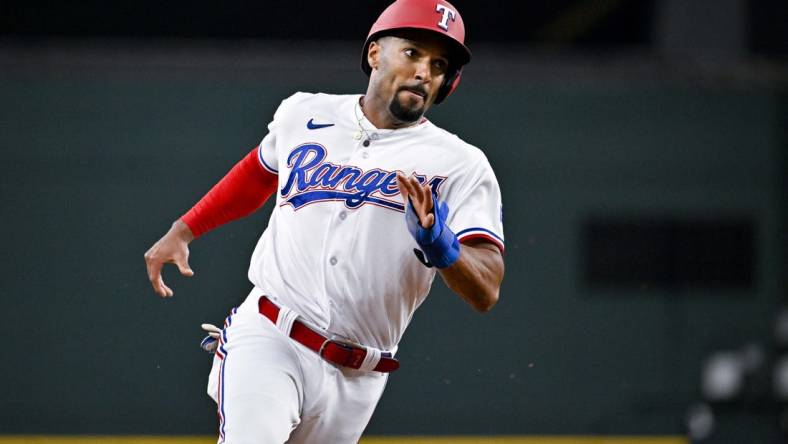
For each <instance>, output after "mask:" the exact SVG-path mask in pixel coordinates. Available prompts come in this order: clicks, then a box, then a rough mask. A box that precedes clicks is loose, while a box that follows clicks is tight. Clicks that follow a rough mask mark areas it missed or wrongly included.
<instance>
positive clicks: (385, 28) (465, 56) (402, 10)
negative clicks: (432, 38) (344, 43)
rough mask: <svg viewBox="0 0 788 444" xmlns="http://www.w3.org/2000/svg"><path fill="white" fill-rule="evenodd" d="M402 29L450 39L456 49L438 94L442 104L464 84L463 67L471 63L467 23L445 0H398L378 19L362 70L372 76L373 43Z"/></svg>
mask: <svg viewBox="0 0 788 444" xmlns="http://www.w3.org/2000/svg"><path fill="white" fill-rule="evenodd" d="M399 29H426V30H428V31H433V32H435V33H437V34H439V35H442V36H444V37H446V39H447V41H448V42H449V43H450V45H451V48H452V51H451V53H452V55H451V56H450V60H449V71H448V72H447V73H446V78H445V79H444V81H443V85H441V88H440V90H438V96H437V97H436V98H435V103H441V102H442V101H443V99H445V98H446V97H448V96H449V94H451V93H452V91H454V90H455V89H456V88H457V85H459V84H460V75H461V70H462V67H463V65H465V64H466V63H468V62H469V61H470V60H471V51H470V50H469V49H468V47H467V46H465V43H464V42H465V23H463V21H462V17H460V13H459V12H457V8H455V7H454V6H452V5H451V3H449V2H447V1H445V0H397V1H395V2H394V3H392V4H391V5H389V7H388V8H386V10H385V11H383V13H382V14H380V17H378V20H377V21H376V22H375V24H373V25H372V29H370V30H369V35H368V36H367V41H366V42H364V50H363V51H362V53H361V69H362V70H363V71H364V72H365V73H366V74H367V75H370V73H371V72H372V67H371V66H369V62H367V51H368V50H369V43H370V42H371V41H373V40H375V39H376V38H378V37H381V36H383V35H387V34H391V33H392V32H393V31H396V30H399Z"/></svg>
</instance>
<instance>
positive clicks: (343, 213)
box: [339, 211, 347, 220]
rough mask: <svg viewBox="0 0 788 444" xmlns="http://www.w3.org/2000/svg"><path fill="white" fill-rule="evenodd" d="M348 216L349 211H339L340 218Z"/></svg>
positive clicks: (343, 218)
mask: <svg viewBox="0 0 788 444" xmlns="http://www.w3.org/2000/svg"><path fill="white" fill-rule="evenodd" d="M346 217H347V213H346V212H344V211H343V212H341V213H339V218H340V219H342V220H345V218H346Z"/></svg>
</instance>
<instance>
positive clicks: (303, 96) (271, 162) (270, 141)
mask: <svg viewBox="0 0 788 444" xmlns="http://www.w3.org/2000/svg"><path fill="white" fill-rule="evenodd" d="M311 96H313V94H309V93H304V92H297V93H295V94H293V95H292V96H290V97H288V98H286V99H284V100H282V103H280V104H279V107H278V108H277V109H276V112H275V113H274V118H273V120H271V123H269V124H268V134H266V135H265V137H263V140H262V141H261V142H260V145H258V146H257V160H258V161H259V162H260V165H261V166H262V167H263V168H264V169H265V170H266V171H268V172H269V173H271V174H277V175H278V174H279V155H278V151H277V147H276V139H277V133H278V132H279V131H282V126H283V125H282V122H283V121H284V120H285V119H286V118H287V114H288V112H289V111H290V109H291V108H292V107H293V106H294V104H296V103H299V102H302V101H304V100H307V99H308V98H309V97H311Z"/></svg>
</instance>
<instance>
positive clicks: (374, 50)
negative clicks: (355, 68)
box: [367, 40, 382, 70]
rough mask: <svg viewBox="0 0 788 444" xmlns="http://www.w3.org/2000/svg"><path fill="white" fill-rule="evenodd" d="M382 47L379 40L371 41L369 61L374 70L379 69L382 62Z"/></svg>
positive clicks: (368, 50) (368, 52) (368, 53)
mask: <svg viewBox="0 0 788 444" xmlns="http://www.w3.org/2000/svg"><path fill="white" fill-rule="evenodd" d="M381 49H382V48H381V46H380V43H378V41H377V40H373V41H371V42H369V48H368V49H367V63H369V66H371V67H372V69H373V70H375V69H378V65H379V64H380V52H381Z"/></svg>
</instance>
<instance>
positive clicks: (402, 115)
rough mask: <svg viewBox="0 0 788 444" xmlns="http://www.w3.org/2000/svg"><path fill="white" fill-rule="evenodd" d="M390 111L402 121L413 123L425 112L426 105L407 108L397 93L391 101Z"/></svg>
mask: <svg viewBox="0 0 788 444" xmlns="http://www.w3.org/2000/svg"><path fill="white" fill-rule="evenodd" d="M389 111H390V112H391V115H392V116H394V117H396V118H397V120H399V121H401V122H407V123H413V122H416V121H417V120H419V119H420V118H421V116H422V115H423V114H424V106H420V107H418V108H416V107H413V108H405V107H403V106H402V104H401V103H400V102H399V99H398V98H397V96H396V95H395V96H394V98H393V99H391V103H389Z"/></svg>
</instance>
